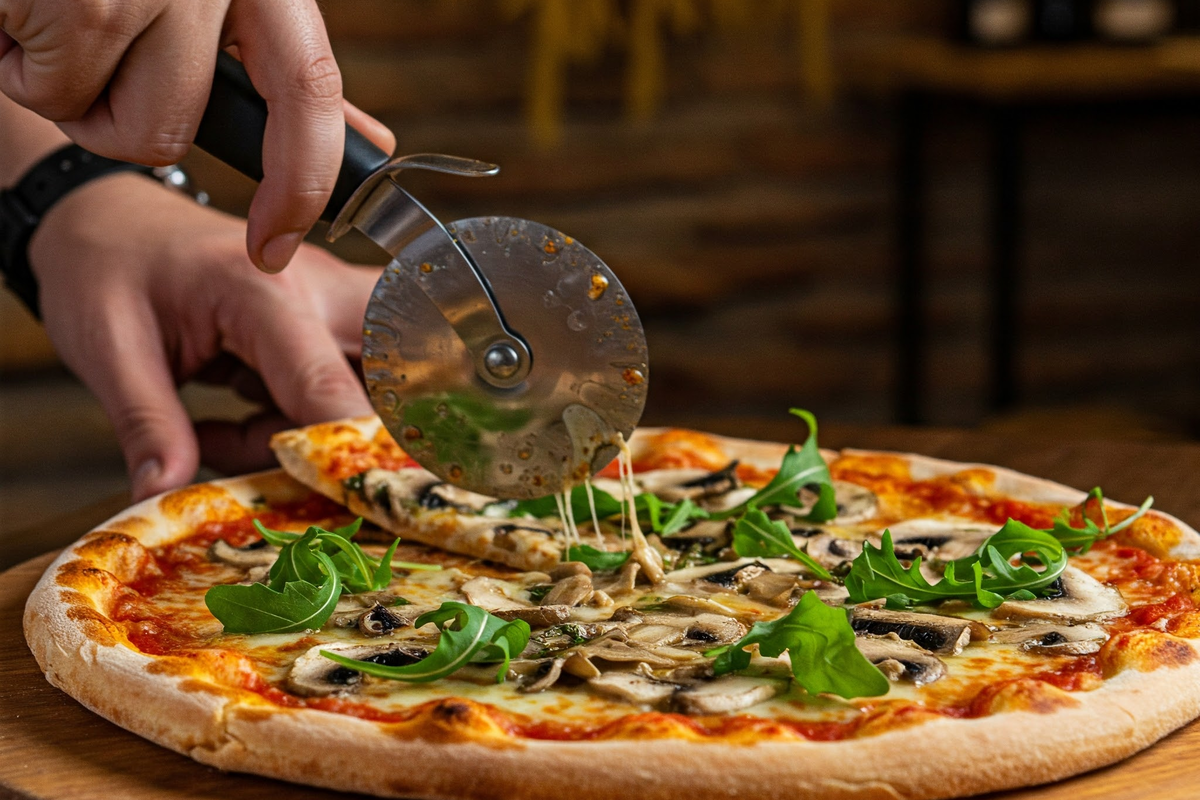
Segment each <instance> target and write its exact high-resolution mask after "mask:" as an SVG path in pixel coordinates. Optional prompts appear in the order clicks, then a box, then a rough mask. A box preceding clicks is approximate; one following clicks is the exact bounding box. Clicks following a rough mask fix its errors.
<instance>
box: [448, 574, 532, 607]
mask: <svg viewBox="0 0 1200 800" xmlns="http://www.w3.org/2000/svg"><path fill="white" fill-rule="evenodd" d="M459 591H460V592H462V593H463V596H465V597H466V598H467V602H468V603H470V604H471V605H473V606H479V607H480V608H484V609H487V610H488V611H497V610H499V609H508V608H521V607H527V606H529V605H530V603H529V602H528V601H526V600H523V599H520V598H518V597H517V596H516V590H515V589H513V588H512V587H510V586H509V585H508V584H505V583H504V582H502V581H499V580H497V579H495V578H489V577H486V576H482V575H481V576H479V577H476V578H471V580H469V581H467V582H466V583H464V584H463V585H462V586H460V587H459Z"/></svg>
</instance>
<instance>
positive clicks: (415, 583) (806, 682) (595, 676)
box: [25, 412, 1200, 800]
mask: <svg viewBox="0 0 1200 800" xmlns="http://www.w3.org/2000/svg"><path fill="white" fill-rule="evenodd" d="M798 415H799V416H803V417H804V421H805V422H807V423H808V424H809V434H808V436H807V437H806V438H804V440H803V442H802V444H801V445H799V446H794V445H793V446H787V445H782V444H774V443H766V442H754V441H747V440H739V439H731V438H725V437H719V436H714V435H708V434H703V433H698V432H695V431H685V430H677V429H642V430H639V431H637V432H636V433H635V434H634V436H633V437H631V440H630V442H629V443H628V447H627V449H626V451H625V453H624V454H623V456H622V458H621V459H619V460H618V461H619V463H615V464H614V465H612V466H611V467H609V468H606V469H605V470H603V471H602V472H601V473H600V474H599V475H598V476H596V477H595V478H594V479H593V480H592V481H591V482H590V483H589V484H588V485H586V486H581V487H575V488H574V489H572V490H570V491H565V492H563V493H562V494H561V495H560V496H559V497H558V498H557V499H555V498H546V499H543V500H538V501H522V502H520V503H517V502H512V501H499V500H496V499H494V498H488V497H483V496H481V495H477V494H474V493H470V492H465V491H463V490H461V489H459V488H457V487H454V486H452V485H449V484H446V483H443V482H441V481H440V480H439V479H438V478H436V477H435V476H433V475H431V474H430V473H428V472H426V471H425V470H424V469H422V468H421V467H420V466H418V465H417V464H415V463H414V462H413V461H412V460H411V459H409V458H408V457H407V456H406V455H405V454H404V451H403V450H402V449H401V448H399V447H398V446H397V445H396V443H395V442H394V441H392V439H391V438H390V436H389V435H388V434H387V433H386V431H385V430H384V429H383V428H382V426H381V425H380V423H379V421H378V420H377V419H355V420H347V421H343V422H336V423H329V424H324V425H316V426H312V427H308V428H304V429H300V430H296V431H290V432H287V433H284V434H280V435H279V436H278V437H277V438H276V440H275V442H274V446H275V449H276V452H277V454H278V456H279V460H280V462H281V464H282V465H283V467H284V469H283V470H277V471H273V472H267V473H261V474H257V475H250V476H244V477H239V478H232V479H227V480H220V481H214V482H211V483H204V484H198V485H194V486H190V487H187V488H184V489H180V490H177V491H174V492H170V493H168V494H165V495H162V496H160V497H157V498H153V499H151V500H147V501H145V502H143V503H140V504H138V505H136V506H134V507H133V508H131V509H129V510H128V511H126V512H125V513H123V514H121V515H119V516H117V517H116V518H114V519H112V520H110V521H109V522H107V523H105V524H104V525H102V526H100V527H99V528H97V529H96V530H94V531H92V532H91V533H89V534H87V535H86V536H84V537H83V538H82V539H81V540H79V541H78V542H77V543H76V544H74V545H73V546H71V547H69V548H68V549H67V550H65V551H64V552H63V553H62V555H61V556H59V558H58V559H57V560H56V561H55V562H54V563H53V564H52V565H51V567H50V568H49V569H48V570H47V572H46V574H45V575H44V576H43V577H42V579H41V581H40V582H39V584H38V585H37V587H36V589H35V590H34V592H33V594H32V595H31V597H30V599H29V601H28V605H27V608H26V615H25V630H26V636H27V639H28V642H29V645H30V648H31V649H32V651H33V653H34V655H35V657H36V658H37V660H38V663H39V664H40V666H41V668H42V669H43V670H44V671H45V673H46V676H47V678H48V679H49V681H50V682H51V683H53V684H54V685H56V686H58V687H60V688H62V689H63V690H64V691H66V692H68V693H69V694H70V695H72V696H73V697H75V698H76V699H78V700H79V701H80V702H81V703H83V704H84V705H85V706H87V707H88V708H90V709H92V710H94V711H96V712H97V713H99V714H101V715H103V716H105V717H107V718H108V719H110V720H112V721H114V722H116V723H117V724H119V725H121V726H123V727H125V728H127V729H129V730H131V731H134V732H135V733H138V734H140V735H142V736H144V737H146V738H148V739H150V740H152V741H154V742H157V743H158V744H160V745H163V746H165V747H168V748H171V749H172V750H175V751H178V752H181V753H184V754H186V755H189V756H191V757H192V758H194V759H196V760H197V761H200V762H202V763H204V764H209V765H213V766H216V767H219V768H222V769H227V770H233V771H243V772H251V773H257V774H260V775H266V776H272V777H276V778H281V779H284V780H289V781H295V782H300V783H306V784H313V785H317V786H324V787H330V788H335V789H340V790H345V791H355V792H365V793H370V794H376V795H381V796H393V797H419V798H494V797H505V798H555V800H560V798H561V797H563V796H564V795H568V796H571V797H575V798H580V800H587V799H589V798H623V797H629V796H636V797H639V798H647V799H648V800H652V799H654V798H680V797H688V798H696V799H697V800H700V799H702V798H724V797H732V796H743V797H755V798H760V797H761V798H789V799H790V800H795V799H796V798H896V797H905V798H938V797H953V796H963V795H971V794H977V793H982V792H987V791H993V790H997V789H1004V788H1010V787H1015V786H1022V785H1029V784H1035V783H1040V782H1045V781H1050V780H1055V779H1059V778H1063V777H1066V776H1069V775H1073V774H1076V773H1079V772H1082V771H1085V770H1089V769H1092V768H1095V767H1099V766H1102V765H1105V764H1109V763H1112V762H1114V761H1116V760H1119V759H1121V758H1123V757H1125V756H1127V755H1130V754H1132V753H1134V752H1136V751H1138V750H1140V749H1142V748H1145V747H1147V746H1149V745H1150V744H1152V743H1153V742H1155V741H1156V740H1158V739H1159V738H1161V737H1162V736H1164V735H1166V734H1167V733H1168V732H1170V731H1172V730H1174V729H1176V728H1178V727H1179V726H1181V725H1183V724H1185V723H1186V722H1188V721H1189V720H1191V719H1193V718H1195V717H1196V716H1197V715H1198V714H1200V653H1198V648H1200V610H1198V606H1197V604H1198V602H1200V560H1198V559H1200V536H1198V535H1197V533H1196V532H1195V531H1193V530H1192V529H1190V528H1189V527H1188V526H1187V525H1185V524H1184V523H1182V522H1180V521H1179V520H1177V519H1175V518H1173V517H1171V516H1169V515H1168V514H1166V513H1163V512H1161V511H1159V510H1157V509H1153V508H1150V507H1149V502H1147V503H1144V504H1142V505H1141V506H1140V507H1134V506H1128V505H1125V504H1122V503H1117V502H1113V501H1111V500H1108V499H1105V498H1104V497H1103V495H1102V493H1101V492H1100V491H1099V490H1093V491H1091V492H1083V491H1079V490H1076V489H1071V488H1068V487H1065V486H1061V485H1058V484H1055V483H1052V482H1049V481H1046V480H1041V479H1038V478H1034V477H1030V476H1026V475H1022V474H1018V473H1016V472H1012V471H1009V470H1006V469H1002V468H998V467H991V466H985V465H978V464H962V463H955V462H949V461H943V460H937V459H932V458H926V457H922V456H918V455H911V454H899V453H882V452H868V451H856V450H843V451H838V452H834V451H828V450H821V449H819V447H818V446H817V441H816V423H815V421H814V420H812V419H811V417H810V416H809V415H807V414H805V413H804V412H798ZM798 438H799V437H798ZM397 537H398V538H397Z"/></svg>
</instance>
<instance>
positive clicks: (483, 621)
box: [321, 600, 529, 683]
mask: <svg viewBox="0 0 1200 800" xmlns="http://www.w3.org/2000/svg"><path fill="white" fill-rule="evenodd" d="M430 622H432V623H433V624H434V625H437V627H438V628H439V629H440V630H441V632H442V634H441V636H440V637H438V643H437V649H435V650H434V651H433V652H432V653H430V654H429V655H427V656H426V657H425V658H423V659H421V660H420V661H418V662H417V663H415V664H408V665H407V666H403V667H389V666H387V665H385V664H376V663H375V662H373V661H359V660H357V659H354V658H346V657H345V656H340V655H338V654H337V653H331V652H329V651H328V650H322V651H321V655H323V656H325V657H326V658H328V659H330V660H332V661H336V662H337V663H338V664H341V665H342V666H343V667H349V668H350V669H353V670H357V671H359V672H362V673H365V674H367V675H373V676H375V677H376V678H388V679H390V680H396V681H410V682H412V683H427V682H429V681H436V680H438V679H439V678H445V677H446V676H448V675H452V674H453V673H455V672H457V671H458V670H460V669H462V668H463V667H465V666H466V665H467V664H473V663H475V664H478V663H482V664H491V663H499V664H500V669H499V670H498V671H497V672H496V683H500V682H501V681H503V680H504V675H505V673H506V672H508V662H509V661H510V660H511V659H512V658H513V657H514V656H516V655H519V654H520V653H521V651H522V650H524V649H525V645H527V644H528V643H529V623H527V622H525V621H524V620H519V619H518V620H513V621H512V622H505V621H504V620H502V619H500V618H499V617H497V616H493V615H492V614H489V613H488V612H487V611H484V610H483V609H482V608H479V607H477V606H471V605H467V604H466V603H456V602H454V601H449V600H448V601H446V602H444V603H442V605H441V606H440V607H439V608H438V609H436V610H434V611H430V612H428V613H427V614H422V615H421V616H419V617H417V619H416V621H415V622H414V623H413V627H416V628H419V627H421V626H422V625H425V624H428V623H430Z"/></svg>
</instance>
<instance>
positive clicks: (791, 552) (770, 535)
mask: <svg viewBox="0 0 1200 800" xmlns="http://www.w3.org/2000/svg"><path fill="white" fill-rule="evenodd" d="M733 551H734V552H735V553H737V554H738V555H739V556H744V557H752V556H765V557H768V558H769V557H771V556H791V557H792V558H794V559H796V560H797V561H799V562H800V563H802V564H804V565H805V566H806V567H808V569H809V571H810V572H812V573H813V574H815V575H816V576H817V577H819V578H821V579H822V580H827V581H828V580H833V577H832V576H831V575H830V574H829V572H828V571H827V570H826V569H825V568H824V567H822V566H821V565H820V564H818V563H817V562H816V560H815V559H814V558H813V557H812V556H810V555H809V554H808V553H806V552H804V551H803V550H801V549H800V548H799V547H797V546H796V542H795V541H794V540H793V539H792V532H791V531H790V530H788V526H787V525H785V524H784V523H782V522H780V521H779V520H773V519H770V518H769V517H768V516H767V515H766V513H765V512H763V511H760V510H758V509H757V508H755V507H754V506H751V507H750V508H749V509H748V510H747V511H746V513H745V514H743V515H742V516H741V517H740V518H739V519H738V521H737V522H736V523H735V524H734V526H733Z"/></svg>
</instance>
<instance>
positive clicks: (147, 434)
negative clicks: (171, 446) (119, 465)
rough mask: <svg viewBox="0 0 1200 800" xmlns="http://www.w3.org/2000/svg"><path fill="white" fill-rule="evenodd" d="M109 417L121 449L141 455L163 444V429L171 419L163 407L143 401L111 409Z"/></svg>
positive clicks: (168, 425)
mask: <svg viewBox="0 0 1200 800" xmlns="http://www.w3.org/2000/svg"><path fill="white" fill-rule="evenodd" d="M109 418H110V420H111V421H112V424H113V428H114V429H115V430H116V432H117V438H118V439H120V441H121V444H122V446H123V449H124V450H125V451H126V453H129V454H131V455H141V454H145V453H147V452H150V451H152V450H154V449H155V448H156V447H158V446H161V445H162V444H165V443H164V442H162V441H161V440H162V439H163V438H164V436H163V431H164V430H166V429H168V428H169V427H170V423H171V420H170V418H169V416H168V414H167V413H166V412H165V410H164V409H162V408H160V407H157V406H155V405H152V404H150V403H145V402H137V403H126V404H124V405H121V406H118V407H116V408H114V409H112V410H111V412H110V413H109Z"/></svg>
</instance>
